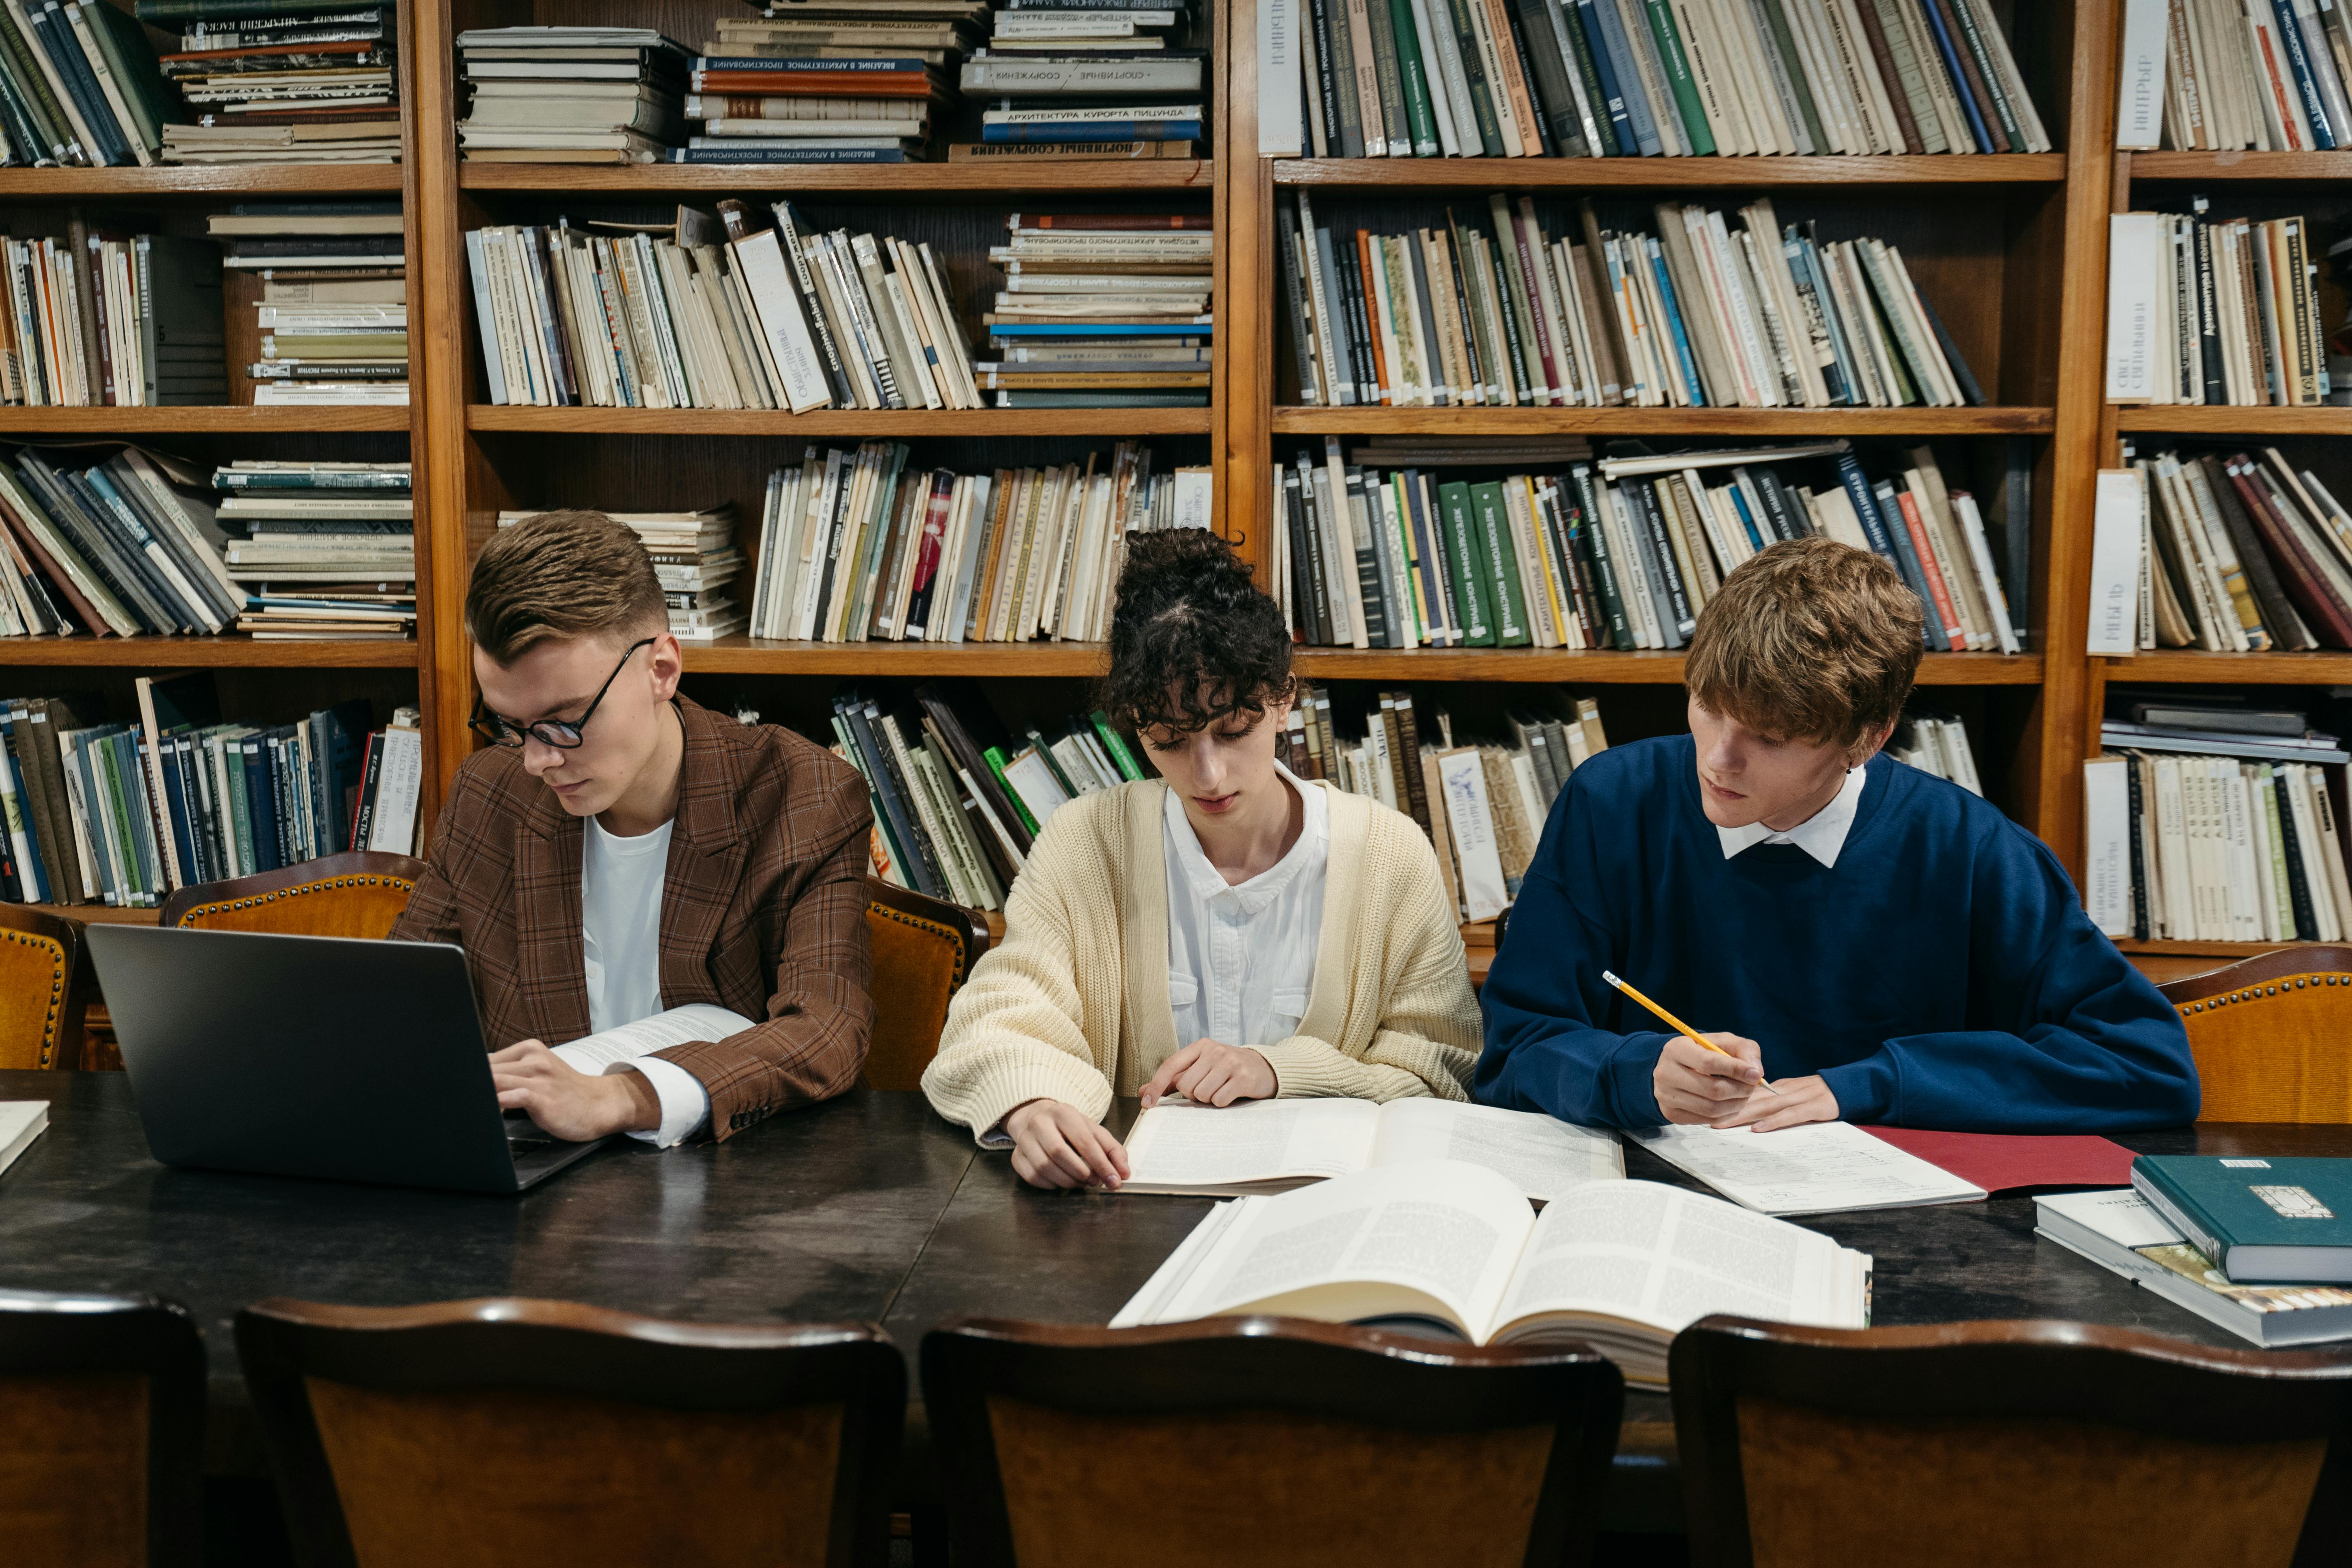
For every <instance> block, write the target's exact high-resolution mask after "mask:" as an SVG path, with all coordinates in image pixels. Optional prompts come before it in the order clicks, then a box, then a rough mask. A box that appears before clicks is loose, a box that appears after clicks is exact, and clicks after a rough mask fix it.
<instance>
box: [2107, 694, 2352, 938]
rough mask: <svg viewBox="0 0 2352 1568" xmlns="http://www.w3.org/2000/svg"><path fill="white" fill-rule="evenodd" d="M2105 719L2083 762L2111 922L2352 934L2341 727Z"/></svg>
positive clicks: (2149, 927)
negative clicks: (2287, 731)
mask: <svg viewBox="0 0 2352 1568" xmlns="http://www.w3.org/2000/svg"><path fill="white" fill-rule="evenodd" d="M2181 716H2185V717H2189V718H2191V719H2193V720H2195V721H2196V722H2194V723H2193V724H2192V723H2170V724H2168V723H2163V722H2147V721H2136V720H2122V719H2109V720H2108V721H2106V722H2105V724H2104V725H2103V726H2102V727H2101V729H2100V743H2101V745H2102V746H2103V747H2104V748H2105V749H2104V750H2103V751H2102V752H2101V754H2100V755H2099V757H2098V758H2097V759H2096V760H2095V761H2092V762H2088V763H2084V802H2085V812H2086V826H2087V828H2088V837H2089V850H2090V854H2091V860H2090V875H2089V876H2088V878H2086V879H2085V891H2084V897H2085V900H2086V904H2087V906H2088V907H2089V909H2090V910H2091V913H2092V915H2093V918H2094V919H2095V920H2097V921H2099V924H2100V928H2101V929H2102V930H2104V931H2107V932H2108V933H2109V934H2110V935H2116V936H2122V935H2130V936H2136V937H2138V938H2141V939H2142V940H2147V939H2150V938H2155V939H2159V940H2168V941H2174V942H2192V941H2193V942H2296V941H2302V942H2341V941H2343V940H2344V938H2345V936H2346V935H2347V933H2352V877H2347V868H2346V864H2345V858H2344V832H2343V824H2342V822H2341V821H2340V820H2339V818H2338V817H2337V816H2336V811H2337V809H2338V803H2339V802H2340V801H2341V800H2342V798H2343V794H2344V789H2345V780H2346V775H2345V773H2344V767H2343V765H2344V764H2345V763H2347V762H2352V753H2347V752H2345V751H2343V750H2342V749H2341V747H2340V745H2339V744H2338V742H2337V741H2336V737H2335V736H2333V735H2323V734H2319V733H2316V732H2315V731H2309V730H2308V729H2305V730H2303V731H2300V732H2298V733H2296V734H2294V735H2291V736H2290V735H2276V734H2266V733H2261V732H2248V731H2240V730H2233V729H2230V728H2227V727H2226V726H2227V725H2228V724H2229V723H2230V722H2231V715H2230V714H2229V713H2228V711H2227V710H2222V709H2213V710H2205V711H2202V712H2200V711H2197V710H2193V709H2190V710H2187V711H2186V712H2185V713H2184V714H2183V715H2181Z"/></svg>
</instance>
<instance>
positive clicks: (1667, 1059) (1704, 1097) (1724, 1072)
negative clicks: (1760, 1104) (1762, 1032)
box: [1650, 1029, 1772, 1126]
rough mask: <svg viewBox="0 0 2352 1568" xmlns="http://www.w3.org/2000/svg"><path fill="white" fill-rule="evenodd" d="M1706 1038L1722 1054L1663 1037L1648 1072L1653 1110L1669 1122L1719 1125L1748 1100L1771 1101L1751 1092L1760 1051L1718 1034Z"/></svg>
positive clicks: (1758, 1077) (1760, 1066) (1759, 1075)
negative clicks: (1655, 1062) (1655, 1061)
mask: <svg viewBox="0 0 2352 1568" xmlns="http://www.w3.org/2000/svg"><path fill="white" fill-rule="evenodd" d="M1707 1038H1708V1039H1710V1040H1712V1041H1714V1042H1715V1043H1716V1044H1717V1046H1719V1047H1722V1049H1721V1050H1720V1051H1710V1050H1708V1049H1706V1047H1703V1046H1697V1045H1694V1044H1693V1043H1691V1042H1690V1041H1689V1040H1686V1039H1685V1038H1684V1037H1682V1036H1680V1035H1669V1036H1667V1037H1666V1044H1665V1048H1664V1049H1663V1050H1661V1051H1660V1052H1659V1053H1658V1065H1657V1066H1656V1067H1655V1068H1652V1069H1651V1071H1650V1088H1651V1089H1652V1091H1653V1092H1654V1093H1655V1094H1656V1096H1657V1099H1658V1110H1659V1111H1660V1112H1661V1113H1663V1114H1664V1117H1665V1119H1666V1120H1667V1121H1675V1122H1680V1123H1683V1124H1684V1125H1686V1126H1688V1125H1697V1124H1703V1123H1711V1124H1713V1125H1716V1126H1721V1125H1723V1121H1724V1118H1725V1117H1727V1116H1730V1115H1732V1114H1734V1113H1735V1112H1737V1111H1738V1110H1739V1109H1740V1108H1741V1107H1742V1106H1744V1105H1747V1104H1748V1103H1749V1102H1750V1101H1751V1099H1753V1100H1764V1101H1766V1102H1767V1103H1769V1102H1770V1101H1771V1100H1772V1097H1771V1096H1770V1095H1769V1094H1767V1095H1758V1094H1757V1093H1756V1092H1755V1090H1756V1086H1757V1085H1758V1084H1759V1083H1761V1082H1763V1081H1764V1047H1761V1046H1759V1045H1758V1044H1757V1043H1756V1042H1755V1041H1753V1040H1751V1039H1748V1037H1745V1036H1743V1035H1732V1034H1726V1033H1725V1032H1724V1031H1722V1030H1720V1029H1718V1030H1717V1031H1715V1032H1714V1033H1713V1034H1710V1035H1708V1036H1707Z"/></svg>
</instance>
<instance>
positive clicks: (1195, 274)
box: [979, 212, 1216, 408]
mask: <svg viewBox="0 0 2352 1568" xmlns="http://www.w3.org/2000/svg"><path fill="white" fill-rule="evenodd" d="M1214 222H1215V220H1214V219H1213V217H1212V216H1210V215H1209V214H1207V213H1017V212H1016V213H1013V214H1011V215H1010V216H1007V217H1006V218H1005V220H1004V227H1005V240H1004V243H1003V245H1001V246H993V247H990V249H989V253H988V258H989V260H991V261H992V262H994V263H995V264H996V265H997V266H998V267H1000V268H1003V274H1004V287H1003V289H1002V290H1000V291H999V292H998V294H997V296H996V300H995V305H994V308H993V309H992V310H990V311H988V313H987V314H985V315H983V316H982V318H981V324H982V326H984V327H986V328H987V329H988V333H989V340H988V341H989V351H990V353H992V354H993V355H994V356H995V357H994V358H992V359H991V360H989V361H987V362H985V363H982V365H981V366H980V367H979V371H980V377H981V383H982V387H983V389H984V390H988V391H992V392H994V393H995V395H996V405H997V406H998V407H1000V408H1091V407H1127V408H1132V407H1146V406H1149V407H1192V408H1205V407H1207V406H1208V404H1209V374H1210V373H1209V360H1210V348H1209V345H1210V342H1211V341H1212V337H1213V333H1214V331H1215V321H1216V317H1215V312H1214V310H1213V308H1212V307H1213V302H1214V296H1213V289H1214V279H1215V253H1216V235H1215V233H1214V227H1213V226H1214Z"/></svg>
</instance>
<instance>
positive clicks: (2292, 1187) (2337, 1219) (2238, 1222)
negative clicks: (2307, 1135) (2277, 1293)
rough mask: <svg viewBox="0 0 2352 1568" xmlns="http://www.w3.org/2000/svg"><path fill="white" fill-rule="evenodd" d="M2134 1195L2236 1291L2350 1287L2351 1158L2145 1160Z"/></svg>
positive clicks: (2136, 1170)
mask: <svg viewBox="0 0 2352 1568" xmlns="http://www.w3.org/2000/svg"><path fill="white" fill-rule="evenodd" d="M2132 1188H2133V1190H2134V1191H2136V1192H2137V1193H2138V1194H2140V1196H2142V1197H2144V1198H2146V1199H2147V1201H2148V1204H2149V1205H2150V1206H2151V1207H2153V1208H2154V1209H2156V1211H2157V1212H2158V1213H2159V1214H2161V1215H2164V1216H2165V1218H2167V1219H2168V1220H2170V1221H2171V1222H2172V1223H2173V1224H2174V1225H2175V1226H2179V1230H2180V1233H2181V1234H2182V1235H2183V1236H2186V1237H2188V1238H2189V1240H2190V1241H2192V1242H2194V1243H2196V1245H2197V1248H2198V1250H2199V1251H2200V1252H2202V1253H2204V1254H2205V1256H2206V1257H2207V1258H2210V1260H2211V1261H2212V1264H2213V1267H2214V1268H2219V1269H2220V1270H2221V1272H2222V1273H2223V1274H2225V1275H2227V1276H2228V1277H2229V1279H2230V1280H2231V1283H2233V1284H2241V1285H2242V1284H2247V1283H2256V1282H2281V1281H2292V1282H2294V1283H2296V1284H2339V1283H2346V1282H2352V1160H2330V1159H2318V1158H2312V1157H2308V1156H2306V1157H2291V1156H2287V1155H2270V1156H2261V1157H2257V1156H2253V1155H2226V1154H2143V1155H2141V1156H2140V1157H2139V1158H2138V1159H2137V1160H2134V1161H2133V1162H2132Z"/></svg>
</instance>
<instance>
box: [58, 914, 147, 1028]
mask: <svg viewBox="0 0 2352 1568" xmlns="http://www.w3.org/2000/svg"><path fill="white" fill-rule="evenodd" d="M26 908H27V909H35V910H40V911H41V912H42V913H43V914H46V915H58V916H60V917H62V918H63V919H66V920H69V921H81V923H82V924H84V925H90V926H152V925H154V924H156V923H157V921H158V920H159V918H160V917H161V916H162V914H163V911H162V910H159V909H144V910H142V909H131V908H127V907H124V906H122V905H118V904H28V905H26ZM98 1010H99V1009H97V1008H93V1009H92V1011H93V1012H96V1011H98Z"/></svg>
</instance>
